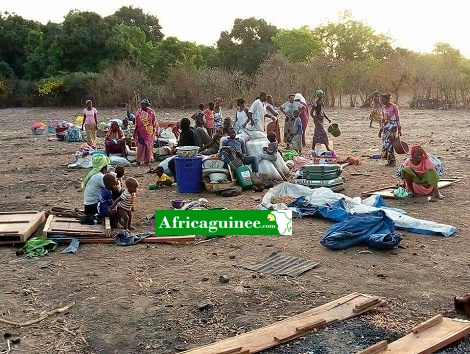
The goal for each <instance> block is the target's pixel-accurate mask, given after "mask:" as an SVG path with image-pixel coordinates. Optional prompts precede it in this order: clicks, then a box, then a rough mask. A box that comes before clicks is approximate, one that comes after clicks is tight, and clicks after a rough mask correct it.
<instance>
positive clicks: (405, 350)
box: [377, 316, 470, 354]
mask: <svg viewBox="0 0 470 354" xmlns="http://www.w3.org/2000/svg"><path fill="white" fill-rule="evenodd" d="M436 318H437V316H436V317H433V318H432V319H431V320H434V322H435V321H436ZM426 323H429V320H428V321H426V322H423V323H422V325H425V324H426ZM417 327H420V326H417ZM425 327H426V326H425ZM469 334H470V322H469V321H462V320H457V319H452V318H447V317H442V321H440V322H438V323H436V324H434V325H433V326H431V327H428V328H426V329H423V330H422V331H420V332H419V333H417V334H415V333H410V334H408V335H406V336H405V337H402V338H400V339H398V340H396V341H395V342H393V343H390V344H388V347H387V348H386V349H385V350H382V351H380V352H377V354H378V353H380V354H382V353H383V354H385V353H386V354H431V353H434V352H436V351H438V350H439V349H442V348H444V347H446V346H448V345H449V344H451V343H453V342H455V341H456V340H459V339H461V338H464V337H465V336H467V335H469Z"/></svg>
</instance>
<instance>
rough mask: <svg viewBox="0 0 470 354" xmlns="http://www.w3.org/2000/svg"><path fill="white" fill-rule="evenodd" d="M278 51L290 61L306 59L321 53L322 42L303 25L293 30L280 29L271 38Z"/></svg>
mask: <svg viewBox="0 0 470 354" xmlns="http://www.w3.org/2000/svg"><path fill="white" fill-rule="evenodd" d="M272 40H273V42H274V43H275V44H276V45H277V46H278V47H279V53H280V54H282V55H283V56H285V57H286V58H287V59H289V60H290V61H292V62H301V61H306V60H308V59H309V58H311V57H314V56H316V55H319V54H321V53H322V50H323V48H324V44H323V42H322V41H321V40H320V39H319V38H318V37H317V36H316V35H315V34H314V33H313V31H311V30H310V29H309V28H308V27H306V26H304V27H301V28H299V29H293V30H280V31H279V32H278V33H277V34H276V35H275V36H274V37H273V38H272Z"/></svg>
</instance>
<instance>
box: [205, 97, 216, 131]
mask: <svg viewBox="0 0 470 354" xmlns="http://www.w3.org/2000/svg"><path fill="white" fill-rule="evenodd" d="M204 126H205V127H206V130H207V134H208V135H209V136H210V137H211V138H212V135H213V134H214V102H209V107H208V108H206V109H205V110H204Z"/></svg>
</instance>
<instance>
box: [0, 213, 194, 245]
mask: <svg viewBox="0 0 470 354" xmlns="http://www.w3.org/2000/svg"><path fill="white" fill-rule="evenodd" d="M59 214H60V213H59ZM64 214H65V213H64ZM44 222H45V225H44V229H43V232H42V236H44V237H46V238H50V239H54V240H55V241H57V242H64V243H68V242H70V241H71V240H72V239H73V238H77V239H79V241H80V243H114V239H113V237H112V235H111V231H112V230H111V225H110V222H109V218H105V219H104V221H103V223H101V224H95V225H83V224H81V223H80V218H79V217H74V216H71V215H70V216H67V215H54V214H50V215H49V216H48V217H47V220H46V213H45V212H43V211H41V212H38V211H16V212H0V245H20V244H24V243H26V242H27V241H28V239H29V237H30V236H31V235H33V234H34V233H35V232H36V231H37V230H38V229H39V228H40V227H41V225H43V224H44ZM194 240H195V236H162V237H155V236H152V237H147V238H145V239H143V240H142V241H141V242H143V243H157V242H191V241H194Z"/></svg>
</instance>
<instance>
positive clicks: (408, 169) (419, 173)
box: [400, 145, 442, 199]
mask: <svg viewBox="0 0 470 354" xmlns="http://www.w3.org/2000/svg"><path fill="white" fill-rule="evenodd" d="M437 162H439V161H437ZM438 171H439V170H438V168H437V165H436V163H434V162H433V161H432V159H431V157H430V156H429V155H428V154H427V153H426V152H425V151H424V149H423V148H422V147H421V146H419V145H413V146H412V147H411V151H410V157H409V158H407V159H406V160H405V162H404V163H403V167H402V169H401V172H400V173H401V177H402V178H403V182H404V187H405V189H406V190H408V192H410V194H411V195H432V196H433V197H435V198H438V199H442V194H441V193H440V192H439V188H438V183H439V172H438Z"/></svg>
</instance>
